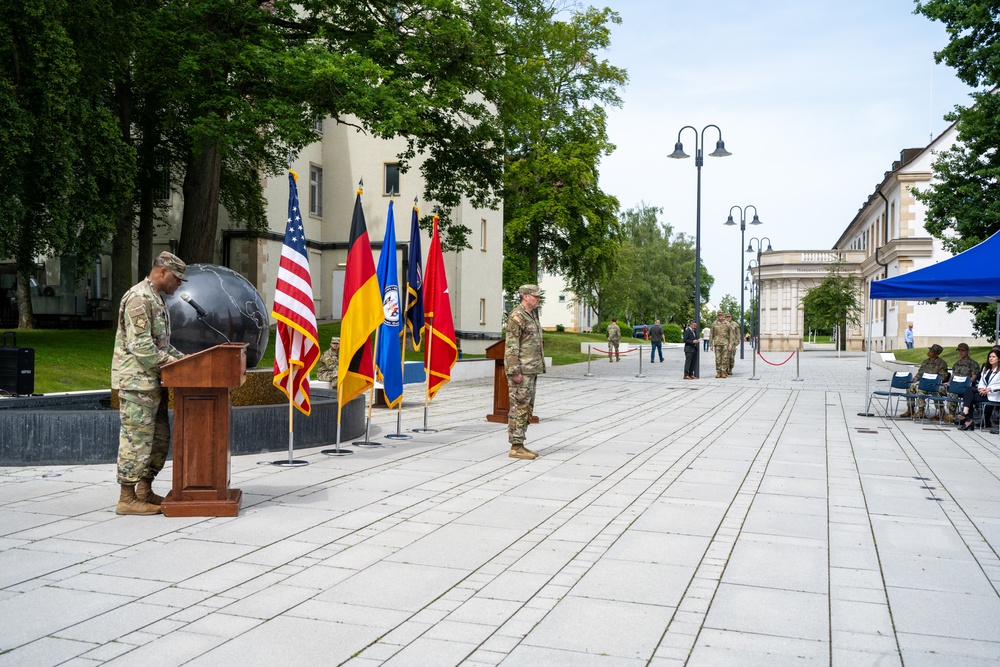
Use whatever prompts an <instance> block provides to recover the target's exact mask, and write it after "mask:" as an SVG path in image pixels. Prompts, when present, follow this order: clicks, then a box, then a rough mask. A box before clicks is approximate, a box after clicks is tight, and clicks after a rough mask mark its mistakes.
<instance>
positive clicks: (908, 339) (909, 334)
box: [903, 324, 913, 350]
mask: <svg viewBox="0 0 1000 667" xmlns="http://www.w3.org/2000/svg"><path fill="white" fill-rule="evenodd" d="M903 342H904V343H906V349H907V350H912V349H913V325H912V324H911V325H909V326H908V327H906V331H904V332H903Z"/></svg>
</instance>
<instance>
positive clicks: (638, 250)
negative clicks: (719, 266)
mask: <svg viewBox="0 0 1000 667" xmlns="http://www.w3.org/2000/svg"><path fill="white" fill-rule="evenodd" d="M662 213H663V210H662V209H660V208H658V207H655V206H648V205H646V204H645V203H640V204H639V205H638V206H636V207H634V208H631V209H629V210H627V211H625V212H624V213H623V215H622V221H621V242H620V246H619V249H618V257H619V261H618V266H617V268H616V269H615V271H614V272H613V273H612V274H611V275H609V276H607V277H606V278H604V279H602V280H601V281H600V287H601V292H602V299H601V302H600V307H601V311H600V312H601V313H602V316H606V315H604V313H607V312H612V313H621V314H623V315H624V317H625V319H626V320H628V321H630V322H635V323H644V322H653V321H654V320H655V319H656V318H659V319H660V320H661V321H663V322H667V323H669V322H675V323H684V322H686V321H687V320H689V319H691V318H692V317H693V315H694V264H695V250H694V239H692V238H690V237H688V236H686V235H685V234H682V233H678V234H674V232H673V227H672V226H670V225H669V224H666V223H662V222H660V220H659V216H660V215H662ZM701 268H702V276H701V290H702V299H703V301H704V300H707V298H708V294H709V293H710V290H711V288H712V284H713V282H714V279H713V278H712V277H711V276H710V275H709V274H708V272H707V270H706V269H705V266H704V264H703V265H702V267H701Z"/></svg>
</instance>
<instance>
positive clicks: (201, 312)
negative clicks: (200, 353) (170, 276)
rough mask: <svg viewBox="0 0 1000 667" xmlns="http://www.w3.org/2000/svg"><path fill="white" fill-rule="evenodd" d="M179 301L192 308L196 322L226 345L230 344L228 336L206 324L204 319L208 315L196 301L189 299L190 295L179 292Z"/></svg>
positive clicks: (206, 321)
mask: <svg viewBox="0 0 1000 667" xmlns="http://www.w3.org/2000/svg"><path fill="white" fill-rule="evenodd" d="M181 301H183V302H184V303H186V304H187V305H189V306H191V307H192V308H194V311H195V312H196V313H198V320H199V321H200V322H201V323H202V324H204V325H205V326H206V327H208V328H209V329H211V330H212V331H214V332H215V333H217V334H219V335H220V336H222V338H223V340H225V341H226V342H227V343H232V341H230V340H229V336H227V335H226V334H224V333H222V332H221V331H219V330H218V329H216V328H215V327H213V326H212V325H211V324H209V323H208V320H206V319H205V318H206V317H208V313H206V312H205V309H204V308H202V307H201V306H199V305H198V302H197V301H195V300H194V299H192V298H191V295H190V294H188V293H187V292H181Z"/></svg>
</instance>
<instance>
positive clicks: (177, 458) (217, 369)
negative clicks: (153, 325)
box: [160, 343, 247, 517]
mask: <svg viewBox="0 0 1000 667" xmlns="http://www.w3.org/2000/svg"><path fill="white" fill-rule="evenodd" d="M246 371H247V345H246V343H226V344H223V345H216V346H215V347H210V348H209V349H207V350H202V351H201V352H196V353H195V354H189V355H187V356H185V357H183V358H182V359H178V360H177V361H173V362H170V363H169V364H164V366H163V367H162V369H161V374H160V377H161V382H162V384H163V386H164V387H173V389H174V429H173V441H174V464H173V465H174V478H173V488H172V489H171V491H170V495H168V496H167V497H166V498H164V499H163V504H162V505H161V506H160V507H161V509H162V510H163V514H165V515H166V516H171V517H173V516H237V515H238V514H239V512H240V501H241V500H242V499H243V492H242V491H240V490H239V489H230V488H229V456H230V454H229V451H230V441H231V440H232V397H231V393H232V388H233V387H239V386H240V385H242V384H243V382H244V381H245V380H246Z"/></svg>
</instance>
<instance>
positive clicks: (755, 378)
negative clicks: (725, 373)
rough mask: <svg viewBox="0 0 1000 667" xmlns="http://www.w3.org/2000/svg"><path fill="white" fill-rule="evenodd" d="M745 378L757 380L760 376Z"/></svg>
mask: <svg viewBox="0 0 1000 667" xmlns="http://www.w3.org/2000/svg"><path fill="white" fill-rule="evenodd" d="M747 379H749V380H759V379H760V378H759V377H757V376H756V375H755V376H754V377H752V378H747Z"/></svg>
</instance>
